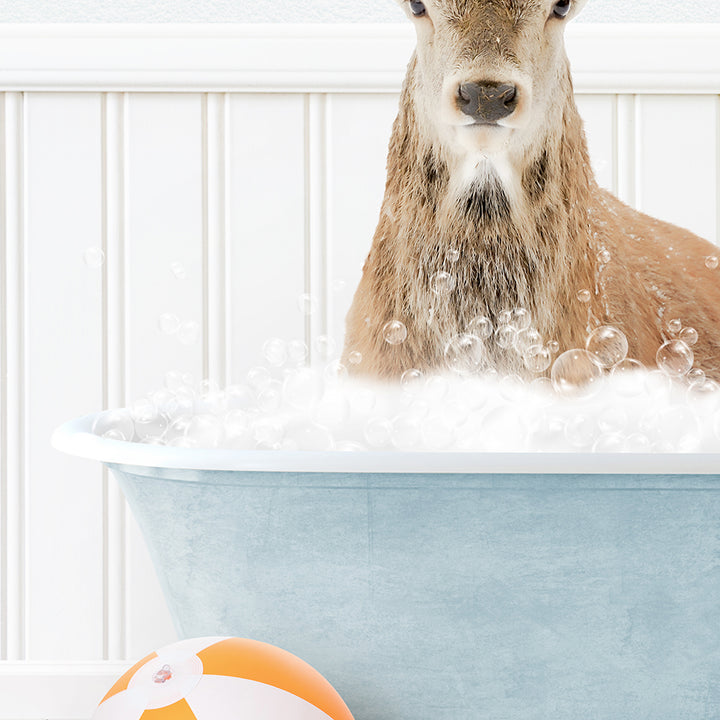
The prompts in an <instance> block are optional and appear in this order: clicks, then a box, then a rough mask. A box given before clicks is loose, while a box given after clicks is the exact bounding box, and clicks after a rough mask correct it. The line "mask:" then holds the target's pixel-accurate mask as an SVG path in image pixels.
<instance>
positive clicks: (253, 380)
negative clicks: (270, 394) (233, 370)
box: [245, 365, 272, 392]
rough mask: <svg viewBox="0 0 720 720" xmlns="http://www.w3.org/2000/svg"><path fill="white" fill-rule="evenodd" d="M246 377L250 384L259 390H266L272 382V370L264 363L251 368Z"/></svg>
mask: <svg viewBox="0 0 720 720" xmlns="http://www.w3.org/2000/svg"><path fill="white" fill-rule="evenodd" d="M245 377H246V379H247V383H248V385H249V386H250V387H251V388H253V390H255V391H258V392H259V391H261V390H264V389H265V388H266V387H267V386H268V385H269V384H270V383H271V382H272V375H271V374H270V371H269V370H268V369H267V368H266V367H263V366H262V365H257V366H256V367H252V368H250V369H249V370H248V372H247V375H246V376H245Z"/></svg>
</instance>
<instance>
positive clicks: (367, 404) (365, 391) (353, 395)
mask: <svg viewBox="0 0 720 720" xmlns="http://www.w3.org/2000/svg"><path fill="white" fill-rule="evenodd" d="M377 400H378V397H377V393H376V392H374V391H373V390H371V389H370V388H368V387H363V386H359V387H352V388H350V408H351V410H352V412H353V413H354V414H355V415H356V416H365V415H369V414H370V413H371V412H372V411H373V410H374V409H375V407H376V405H377Z"/></svg>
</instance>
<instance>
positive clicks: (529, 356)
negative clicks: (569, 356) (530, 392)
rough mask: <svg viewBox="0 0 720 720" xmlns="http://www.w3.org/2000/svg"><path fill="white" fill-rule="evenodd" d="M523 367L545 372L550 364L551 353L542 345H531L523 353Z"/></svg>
mask: <svg viewBox="0 0 720 720" xmlns="http://www.w3.org/2000/svg"><path fill="white" fill-rule="evenodd" d="M523 360H524V362H525V367H526V368H527V369H528V370H529V371H530V372H532V373H541V372H545V371H546V370H547V369H548V368H549V367H550V365H552V355H551V354H550V351H549V350H548V349H547V348H544V347H543V346H542V345H532V346H531V347H529V348H528V349H527V350H526V351H525V354H524V355H523Z"/></svg>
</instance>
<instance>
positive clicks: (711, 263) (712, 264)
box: [705, 255, 720, 270]
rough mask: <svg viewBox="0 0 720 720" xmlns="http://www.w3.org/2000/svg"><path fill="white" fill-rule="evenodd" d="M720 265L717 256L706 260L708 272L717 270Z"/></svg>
mask: <svg viewBox="0 0 720 720" xmlns="http://www.w3.org/2000/svg"><path fill="white" fill-rule="evenodd" d="M718 265H720V259H718V257H717V256H716V255H709V256H708V257H706V258H705V267H706V268H707V269H708V270H717V267H718Z"/></svg>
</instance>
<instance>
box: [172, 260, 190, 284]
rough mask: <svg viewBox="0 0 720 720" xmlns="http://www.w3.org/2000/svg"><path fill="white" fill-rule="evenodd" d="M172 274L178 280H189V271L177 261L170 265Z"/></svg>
mask: <svg viewBox="0 0 720 720" xmlns="http://www.w3.org/2000/svg"><path fill="white" fill-rule="evenodd" d="M170 272H172V274H173V275H174V276H175V278H176V279H177V280H185V279H186V278H187V270H185V266H184V265H183V264H182V263H181V262H179V261H177V260H176V261H175V262H172V263H170Z"/></svg>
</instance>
